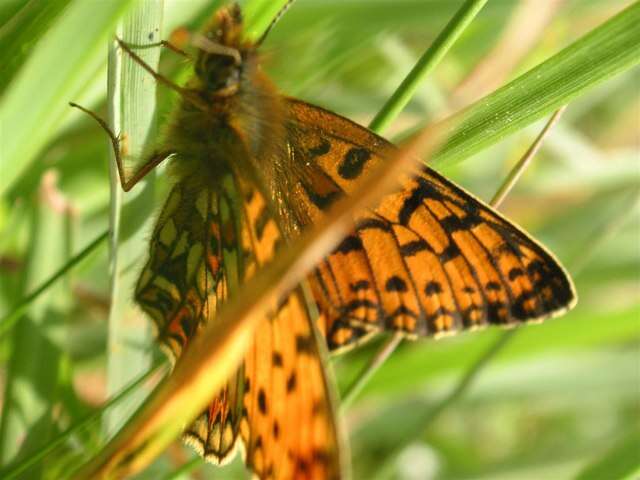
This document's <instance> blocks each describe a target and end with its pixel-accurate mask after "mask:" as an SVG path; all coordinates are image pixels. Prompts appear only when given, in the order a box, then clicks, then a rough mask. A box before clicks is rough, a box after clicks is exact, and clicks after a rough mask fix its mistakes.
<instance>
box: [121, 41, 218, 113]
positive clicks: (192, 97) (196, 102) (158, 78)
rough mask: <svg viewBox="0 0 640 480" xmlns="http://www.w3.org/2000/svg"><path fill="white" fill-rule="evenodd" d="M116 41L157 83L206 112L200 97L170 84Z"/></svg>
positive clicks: (128, 47) (123, 44)
mask: <svg viewBox="0 0 640 480" xmlns="http://www.w3.org/2000/svg"><path fill="white" fill-rule="evenodd" d="M116 41H117V42H118V45H119V46H120V48H122V50H124V51H125V52H126V53H127V54H128V55H129V56H130V57H131V59H132V60H133V61H134V62H136V63H137V64H138V65H140V66H141V67H142V68H144V69H145V70H146V71H147V72H149V73H150V74H151V76H152V77H153V78H154V79H155V80H156V81H157V82H158V83H161V84H162V85H164V86H165V87H168V88H170V89H171V90H174V91H175V92H178V93H179V94H180V95H181V96H182V97H183V98H184V99H185V100H187V101H189V102H190V103H192V104H193V105H195V106H196V107H197V108H199V109H201V110H203V111H208V110H209V107H208V105H207V104H206V103H205V102H203V101H202V100H201V99H200V97H198V96H197V95H194V93H193V92H192V91H191V90H187V89H185V88H182V87H181V86H180V85H178V84H176V83H174V82H172V81H171V80H169V79H168V78H167V77H165V76H163V75H161V74H159V73H158V72H156V71H155V70H154V69H153V68H151V66H150V65H149V64H148V63H147V62H145V61H144V60H143V59H142V58H140V57H139V56H138V55H137V54H136V53H135V52H134V51H133V50H132V49H131V47H130V46H129V45H128V44H127V43H125V42H123V41H122V40H121V39H119V38H118V37H116Z"/></svg>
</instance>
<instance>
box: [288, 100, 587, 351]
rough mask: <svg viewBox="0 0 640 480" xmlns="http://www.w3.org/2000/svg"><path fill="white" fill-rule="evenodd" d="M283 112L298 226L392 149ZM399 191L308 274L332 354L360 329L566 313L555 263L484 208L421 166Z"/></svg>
mask: <svg viewBox="0 0 640 480" xmlns="http://www.w3.org/2000/svg"><path fill="white" fill-rule="evenodd" d="M288 105H289V112H290V116H291V120H290V123H289V126H288V132H289V139H290V148H291V150H292V151H293V152H294V153H293V155H294V156H297V157H300V158H304V159H305V161H306V166H305V168H304V169H303V170H301V171H297V172H296V174H297V176H298V179H297V183H296V184H295V185H294V187H293V191H294V195H295V198H296V200H297V201H296V202H291V205H293V206H294V208H295V217H296V218H297V220H298V221H299V222H300V224H302V225H305V224H308V223H311V222H313V221H314V220H315V219H317V218H318V217H319V216H320V215H322V212H323V211H324V210H326V209H327V208H328V207H329V206H330V205H331V204H333V202H334V201H335V200H336V199H337V198H339V197H340V195H342V194H343V193H346V194H350V193H353V192H354V191H355V189H356V186H357V181H358V179H359V178H360V177H361V176H362V175H365V174H366V173H367V172H368V171H370V170H371V169H373V168H376V167H377V166H378V165H380V163H381V162H383V161H384V160H385V158H389V157H390V156H391V155H393V154H394V153H395V152H397V149H396V148H395V147H394V146H393V145H391V144H390V143H389V142H387V141H386V140H384V139H382V138H381V137H378V136H377V135H375V134H374V133H372V132H370V131H368V130H367V129H365V128H363V127H361V126H359V125H357V124H355V123H353V122H351V121H349V120H347V119H344V118H342V117H340V116H338V115H336V114H334V113H331V112H328V111H325V110H323V109H321V108H318V107H315V106H312V105H309V104H307V103H304V102H301V101H298V100H293V99H289V100H288ZM400 185H401V188H400V189H399V190H398V191H396V192H395V193H392V194H389V195H387V196H385V197H384V198H383V200H382V201H381V202H380V204H379V205H378V206H377V207H375V208H373V209H368V210H366V211H365V212H363V214H362V215H360V216H359V217H358V218H357V219H355V229H354V231H353V232H352V234H351V235H349V236H348V237H347V238H346V239H345V240H344V241H343V242H342V243H341V245H340V246H339V247H338V248H337V249H336V250H335V251H333V252H332V254H331V255H329V256H328V257H327V258H326V259H325V260H324V261H323V262H322V263H321V264H320V265H319V266H318V268H317V269H316V271H315V272H314V274H313V275H311V276H310V281H311V284H312V289H313V293H314V297H315V298H316V301H317V302H318V305H319V308H320V311H321V312H322V314H323V315H324V316H325V317H326V318H325V322H326V325H327V338H328V343H329V346H330V348H339V347H341V346H344V345H346V344H349V343H351V342H353V341H357V339H358V338H359V337H361V336H362V334H363V329H364V330H374V331H375V330H378V329H383V328H384V329H393V330H398V331H402V332H406V333H407V334H408V335H410V336H415V335H438V334H443V333H447V332H453V331H457V330H461V329H466V328H473V327H480V326H484V325H486V324H492V323H495V324H513V323H516V322H522V321H528V320H540V319H543V318H546V317H549V316H553V315H556V314H558V313H560V312H562V311H565V310H566V309H568V308H569V307H570V306H571V305H572V304H573V303H574V301H575V294H574V290H573V286H572V284H571V280H570V279H569V277H568V275H567V274H566V272H565V271H564V269H563V268H562V267H561V266H560V264H559V263H558V262H557V260H556V259H555V258H554V257H553V256H552V255H551V254H550V253H549V252H547V251H546V250H545V249H544V247H542V246H541V245H540V244H538V243H537V242H535V241H534V240H533V239H531V238H530V237H529V236H528V235H527V234H526V233H524V232H523V231H522V230H521V229H519V228H518V227H516V226H515V225H514V224H512V223H511V222H509V221H508V220H506V219H505V218H504V217H502V216H501V215H500V214H498V213H497V212H495V211H494V210H492V209H491V208H490V207H488V206H486V205H485V204H484V203H482V202H481V201H480V200H478V199H476V198H474V197H473V196H471V195H470V194H468V193H466V192H465V191H464V190H462V189H461V188H460V187H458V186H456V185H454V184H453V183H451V182H449V181H448V180H446V179H445V178H443V177H442V176H441V175H439V174H438V173H436V172H435V171H433V170H432V169H430V168H428V167H424V166H423V167H420V168H419V170H418V171H417V172H416V174H415V175H413V176H405V177H404V178H402V179H400ZM358 329H360V330H358Z"/></svg>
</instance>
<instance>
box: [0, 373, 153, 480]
mask: <svg viewBox="0 0 640 480" xmlns="http://www.w3.org/2000/svg"><path fill="white" fill-rule="evenodd" d="M160 366H161V365H156V366H154V367H153V368H151V369H149V370H148V371H147V372H145V373H143V374H142V375H140V376H139V377H138V378H136V379H135V380H133V381H132V382H131V383H130V384H129V385H127V386H126V387H125V388H123V389H122V390H121V391H120V392H118V393H117V394H116V395H114V396H113V397H111V398H110V399H109V400H108V401H107V402H105V403H104V405H102V406H101V407H100V408H98V409H97V410H96V411H95V412H92V413H90V414H88V415H87V416H85V417H84V418H83V419H82V420H80V421H78V422H76V423H75V424H73V425H72V426H70V427H69V428H68V429H66V430H65V431H64V432H62V433H61V434H60V435H58V436H57V437H56V438H52V439H51V440H50V441H49V442H47V445H46V446H45V447H44V448H42V449H40V450H39V451H38V452H36V453H34V454H33V455H31V456H30V457H29V458H26V459H24V460H23V461H21V462H19V463H16V464H14V465H9V466H8V467H7V468H5V469H2V470H0V474H1V476H2V478H5V479H7V480H9V479H12V478H19V476H20V475H21V474H22V472H24V471H25V470H27V469H28V468H30V467H32V466H33V465H36V464H37V463H38V462H39V461H41V460H43V459H44V458H45V457H47V456H48V455H49V454H51V453H52V452H53V451H54V450H55V449H56V448H58V447H59V446H60V445H62V444H63V443H65V442H66V441H68V440H69V439H70V438H71V437H72V436H73V435H75V434H76V433H77V432H78V431H80V430H81V429H83V428H86V427H87V426H89V425H90V424H92V423H93V422H95V421H97V420H99V419H100V417H102V416H104V414H105V412H106V411H107V410H108V409H110V408H111V407H113V406H115V405H118V404H119V403H120V402H121V401H123V400H124V399H126V398H127V397H128V396H129V395H130V394H132V393H134V392H136V391H137V390H138V389H139V387H140V386H141V385H142V384H143V383H144V382H145V381H146V380H148V379H149V378H150V377H151V376H152V375H153V374H155V373H156V372H158V369H159V368H160Z"/></svg>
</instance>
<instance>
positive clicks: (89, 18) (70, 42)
mask: <svg viewBox="0 0 640 480" xmlns="http://www.w3.org/2000/svg"><path fill="white" fill-rule="evenodd" d="M132 3H133V0H123V1H120V2H86V1H84V0H75V1H73V2H72V3H70V4H69V5H68V7H67V8H66V10H65V12H64V15H59V16H58V18H57V20H56V21H55V23H54V24H53V25H52V26H51V28H49V30H48V31H47V32H46V33H45V34H43V35H42V37H41V38H40V41H39V42H38V44H37V45H36V46H35V47H34V48H33V51H32V53H31V54H30V55H29V57H28V58H27V59H26V61H25V63H24V65H22V67H21V68H20V70H19V71H18V72H17V74H16V75H15V76H14V79H13V81H12V82H11V84H10V85H9V86H8V88H7V89H6V90H5V91H4V92H3V95H2V98H0V129H1V130H2V138H1V142H2V143H1V145H0V151H2V157H1V158H0V168H1V169H2V182H0V195H3V194H4V193H5V192H6V191H7V190H9V189H10V188H11V187H12V186H13V184H14V182H15V181H16V180H17V179H18V178H19V177H20V176H21V175H22V174H23V173H24V172H25V171H26V169H27V168H28V167H29V165H30V164H31V162H32V161H33V160H34V159H35V157H36V155H38V153H39V152H40V150H41V149H42V148H43V147H44V146H45V144H46V142H47V141H49V139H50V138H51V136H52V134H53V133H54V132H55V131H56V130H57V128H58V127H59V124H60V123H61V121H62V119H64V118H66V116H67V115H70V114H71V113H70V111H69V110H70V109H69V106H68V104H67V102H68V101H69V100H73V99H75V98H76V97H77V96H78V95H79V94H80V92H81V91H82V90H83V89H84V88H85V86H86V85H87V83H89V81H90V79H91V78H93V76H94V75H95V72H96V71H97V70H98V69H99V67H100V65H102V64H103V58H104V45H105V44H106V42H107V40H108V38H109V36H110V35H111V32H113V27H114V26H115V23H116V22H117V20H118V19H119V18H120V17H121V16H122V15H123V14H124V13H125V12H126V11H127V9H128V8H129V6H130V5H131V4H132ZM45 79H46V81H45ZM35 92H37V96H38V98H37V101H36V100H35V99H34V93H35Z"/></svg>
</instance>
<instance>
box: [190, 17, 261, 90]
mask: <svg viewBox="0 0 640 480" xmlns="http://www.w3.org/2000/svg"><path fill="white" fill-rule="evenodd" d="M193 43H194V45H195V46H196V47H197V48H198V50H199V53H198V58H197V61H196V64H195V71H196V75H197V76H198V78H199V79H200V80H201V82H202V85H203V87H204V88H205V89H206V90H207V91H208V92H210V93H212V94H213V95H215V96H218V97H225V96H230V95H233V94H234V93H236V92H237V91H238V88H239V86H240V81H241V78H242V73H243V68H245V67H246V61H247V57H248V56H249V55H250V53H251V52H252V51H253V48H252V45H251V44H250V43H248V42H246V41H245V40H243V38H242V14H241V12H240V7H238V5H237V4H233V5H231V6H230V7H228V8H223V9H221V10H219V11H218V12H217V13H216V15H215V16H214V18H213V19H212V21H211V23H210V24H209V25H208V26H207V27H206V28H205V29H204V31H203V32H202V34H200V35H197V36H195V38H194V39H193Z"/></svg>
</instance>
